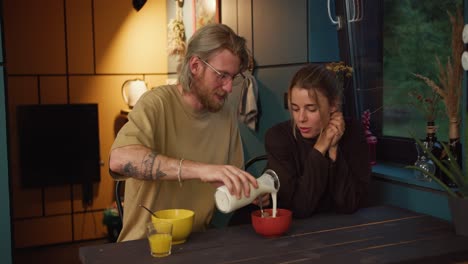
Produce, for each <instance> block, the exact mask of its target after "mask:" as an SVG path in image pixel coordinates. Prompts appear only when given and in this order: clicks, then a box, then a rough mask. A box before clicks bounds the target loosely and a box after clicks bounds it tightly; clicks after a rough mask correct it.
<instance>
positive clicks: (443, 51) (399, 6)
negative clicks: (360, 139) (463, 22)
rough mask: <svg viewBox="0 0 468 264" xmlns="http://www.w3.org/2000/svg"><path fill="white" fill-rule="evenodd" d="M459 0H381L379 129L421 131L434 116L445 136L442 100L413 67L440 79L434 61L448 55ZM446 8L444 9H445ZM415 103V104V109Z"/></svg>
mask: <svg viewBox="0 0 468 264" xmlns="http://www.w3.org/2000/svg"><path fill="white" fill-rule="evenodd" d="M457 4H458V5H459V6H461V4H462V0H456V1H453V0H443V1H418V0H411V1H395V0H385V1H384V23H383V40H384V42H383V87H384V88H383V110H384V111H383V133H382V134H383V135H385V136H397V137H408V134H409V131H412V132H413V133H415V134H416V135H417V136H418V137H420V138H424V137H425V133H426V132H425V125H426V121H427V120H428V119H430V118H432V117H428V116H434V117H435V124H436V126H437V127H438V130H437V132H436V135H437V136H438V138H439V139H440V140H443V141H446V140H448V121H447V117H446V114H445V106H444V104H443V102H442V101H441V100H440V97H439V96H437V95H436V94H435V93H433V92H432V89H431V88H430V87H429V86H427V85H426V84H425V83H424V82H423V81H421V80H420V79H419V78H417V77H415V76H414V75H413V73H416V74H421V75H424V76H426V77H428V78H430V79H431V80H434V81H437V82H438V65H437V62H436V57H438V58H439V59H440V62H441V63H442V65H446V63H447V58H448V57H449V56H451V23H450V20H449V16H448V14H447V12H450V13H451V14H452V15H454V14H455V13H456V5H457ZM446 11H447V12H446ZM415 109H416V110H415Z"/></svg>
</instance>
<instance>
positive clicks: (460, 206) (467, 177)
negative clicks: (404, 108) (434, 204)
mask: <svg viewBox="0 0 468 264" xmlns="http://www.w3.org/2000/svg"><path fill="white" fill-rule="evenodd" d="M467 121H468V120H467ZM464 134H465V135H464V137H465V144H464V153H468V152H467V151H468V146H467V145H468V144H467V142H468V129H467V130H465V133H464ZM415 140H416V142H417V144H418V145H419V146H420V147H421V149H422V150H423V151H425V152H426V154H427V155H428V156H429V158H430V159H431V160H432V161H433V162H434V163H435V164H436V166H437V167H438V168H439V169H440V170H441V171H442V172H443V173H444V174H445V175H446V176H447V177H448V178H449V179H450V180H452V182H454V183H455V184H456V186H457V188H451V187H449V186H448V185H447V184H446V183H444V182H443V181H441V180H440V179H439V178H438V177H437V176H436V175H434V174H433V173H430V172H427V171H426V170H424V169H421V168H420V167H416V166H407V168H411V169H415V170H418V171H420V172H421V173H424V174H425V175H427V176H429V177H430V178H432V179H433V180H434V181H435V182H437V183H438V184H439V185H440V186H441V187H442V188H444V189H445V190H446V191H447V194H448V203H449V208H450V211H451V214H452V221H453V224H454V226H455V232H456V233H457V234H459V235H463V236H468V170H466V169H465V171H463V170H462V168H460V165H459V163H458V162H457V160H456V158H455V157H454V155H453V153H452V152H451V151H450V148H449V146H448V144H445V143H443V142H442V143H441V144H442V147H443V149H444V152H445V153H447V155H448V159H444V160H440V159H439V158H437V157H435V156H434V155H433V154H432V153H431V151H430V150H429V149H428V148H427V147H426V146H425V145H424V144H423V143H422V142H421V140H419V139H418V138H416V137H415ZM460 158H461V157H460ZM463 164H468V155H465V162H463ZM465 166H466V165H465Z"/></svg>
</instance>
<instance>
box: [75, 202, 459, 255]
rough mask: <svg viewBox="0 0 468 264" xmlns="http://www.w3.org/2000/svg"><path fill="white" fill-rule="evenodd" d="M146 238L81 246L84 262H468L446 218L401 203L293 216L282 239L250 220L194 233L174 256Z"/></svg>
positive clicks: (173, 249) (178, 247) (174, 252)
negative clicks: (158, 251) (154, 249)
mask: <svg viewBox="0 0 468 264" xmlns="http://www.w3.org/2000/svg"><path fill="white" fill-rule="evenodd" d="M149 252H150V250H149V245H148V242H147V240H146V239H142V240H135V241H128V242H121V243H111V244H103V245H95V246H88V247H82V248H80V250H79V255H80V259H81V261H82V262H83V263H84V264H98V263H106V264H118V263H138V264H140V263H200V264H201V263H203V264H205V263H262V264H263V263H464V262H465V261H466V263H468V237H462V236H457V235H455V232H454V229H453V226H452V225H451V223H448V222H446V221H443V220H440V219H437V218H434V217H431V216H428V215H423V214H417V213H414V212H411V211H406V210H403V209H399V208H394V207H387V206H380V207H370V208H364V209H361V210H359V211H358V212H356V213H355V214H352V215H336V214H327V215H316V216H314V217H312V218H309V219H301V220H293V223H292V225H291V228H290V230H289V232H288V233H287V234H285V235H284V236H282V237H278V238H264V237H261V236H259V235H257V234H256V233H255V232H254V230H253V228H252V227H251V226H250V225H240V226H232V227H228V228H224V229H211V230H208V231H206V232H195V233H192V234H191V235H190V237H189V239H188V240H187V242H186V243H184V244H181V245H175V246H173V248H172V255H171V256H169V257H165V258H153V257H151V255H150V253H149Z"/></svg>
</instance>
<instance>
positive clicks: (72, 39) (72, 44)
mask: <svg viewBox="0 0 468 264" xmlns="http://www.w3.org/2000/svg"><path fill="white" fill-rule="evenodd" d="M92 2H93V1H83V0H67V6H66V9H67V10H66V19H67V48H68V71H69V72H70V73H72V74H74V73H80V74H83V73H88V74H89V73H94V50H93V40H94V39H93V37H94V36H93V23H92V21H93V16H92V14H93V12H92Z"/></svg>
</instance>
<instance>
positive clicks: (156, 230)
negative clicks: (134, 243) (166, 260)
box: [147, 222, 172, 257]
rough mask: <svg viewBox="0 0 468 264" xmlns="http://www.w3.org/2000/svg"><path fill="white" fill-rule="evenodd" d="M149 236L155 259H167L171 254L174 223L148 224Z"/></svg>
mask: <svg viewBox="0 0 468 264" xmlns="http://www.w3.org/2000/svg"><path fill="white" fill-rule="evenodd" d="M147 236H148V241H149V245H150V249H151V255H152V256H153V257H165V256H169V255H170V254H171V245H172V223H168V222H160V223H148V225H147Z"/></svg>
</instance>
